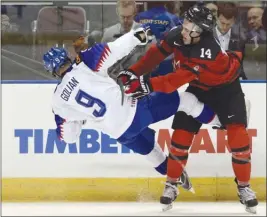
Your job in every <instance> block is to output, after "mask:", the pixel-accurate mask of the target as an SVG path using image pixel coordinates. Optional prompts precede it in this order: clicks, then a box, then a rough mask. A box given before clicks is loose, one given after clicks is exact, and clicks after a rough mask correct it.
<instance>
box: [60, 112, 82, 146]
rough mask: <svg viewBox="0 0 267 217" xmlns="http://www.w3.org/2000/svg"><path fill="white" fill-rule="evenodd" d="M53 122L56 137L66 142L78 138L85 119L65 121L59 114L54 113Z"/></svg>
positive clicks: (69, 142)
mask: <svg viewBox="0 0 267 217" xmlns="http://www.w3.org/2000/svg"><path fill="white" fill-rule="evenodd" d="M55 122H56V125H57V129H56V133H57V136H58V138H59V139H60V140H62V141H64V142H65V143H67V144H72V143H76V142H77V141H78V140H79V137H80V134H81V131H82V126H83V124H84V123H85V121H67V120H65V119H63V118H61V117H60V116H59V115H55Z"/></svg>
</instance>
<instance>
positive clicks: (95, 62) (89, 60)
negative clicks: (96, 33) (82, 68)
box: [79, 43, 110, 71]
mask: <svg viewBox="0 0 267 217" xmlns="http://www.w3.org/2000/svg"><path fill="white" fill-rule="evenodd" d="M109 53H110V50H109V47H108V45H107V43H101V44H95V45H94V46H93V47H91V48H89V49H86V50H83V51H81V52H80V54H79V57H80V59H81V61H83V62H84V63H85V65H87V66H88V67H89V68H90V69H92V70H93V71H98V69H99V67H100V66H102V64H103V62H104V60H105V58H106V56H107V55H108V54H109Z"/></svg>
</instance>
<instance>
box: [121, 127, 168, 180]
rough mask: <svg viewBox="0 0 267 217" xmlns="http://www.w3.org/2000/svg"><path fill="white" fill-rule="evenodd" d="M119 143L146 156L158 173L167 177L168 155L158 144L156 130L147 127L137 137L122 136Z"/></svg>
mask: <svg viewBox="0 0 267 217" xmlns="http://www.w3.org/2000/svg"><path fill="white" fill-rule="evenodd" d="M118 142H119V143H121V144H122V145H124V146H126V147H128V148H129V149H131V150H133V151H134V152H135V153H138V154H141V155H144V156H145V157H146V158H147V160H148V161H149V162H150V163H151V164H152V166H153V167H154V168H155V170H156V171H157V172H159V173H160V174H162V175H166V173H167V155H166V154H165V153H164V152H163V150H162V149H161V147H160V146H159V144H158V143H157V142H156V140H155V131H154V130H152V129H150V128H148V127H147V128H145V129H144V130H142V131H141V132H140V133H139V134H138V135H137V136H135V137H132V138H128V137H127V135H124V136H121V137H120V138H119V139H118Z"/></svg>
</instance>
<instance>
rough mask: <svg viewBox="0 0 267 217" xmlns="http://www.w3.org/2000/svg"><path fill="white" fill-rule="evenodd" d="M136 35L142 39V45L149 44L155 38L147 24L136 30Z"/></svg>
mask: <svg viewBox="0 0 267 217" xmlns="http://www.w3.org/2000/svg"><path fill="white" fill-rule="evenodd" d="M134 36H135V37H136V38H138V39H139V40H140V42H141V44H140V45H147V44H148V43H150V42H152V40H153V39H154V36H153V35H152V32H151V30H150V27H149V26H148V25H146V24H144V25H142V27H139V28H137V29H136V30H134Z"/></svg>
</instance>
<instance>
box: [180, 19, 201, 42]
mask: <svg viewBox="0 0 267 217" xmlns="http://www.w3.org/2000/svg"><path fill="white" fill-rule="evenodd" d="M197 29H198V28H197V26H196V24H194V23H192V22H190V21H188V20H186V19H185V20H184V22H183V30H182V36H183V42H184V44H191V43H197V42H198V41H199V40H200V37H199V36H200V32H197Z"/></svg>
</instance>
